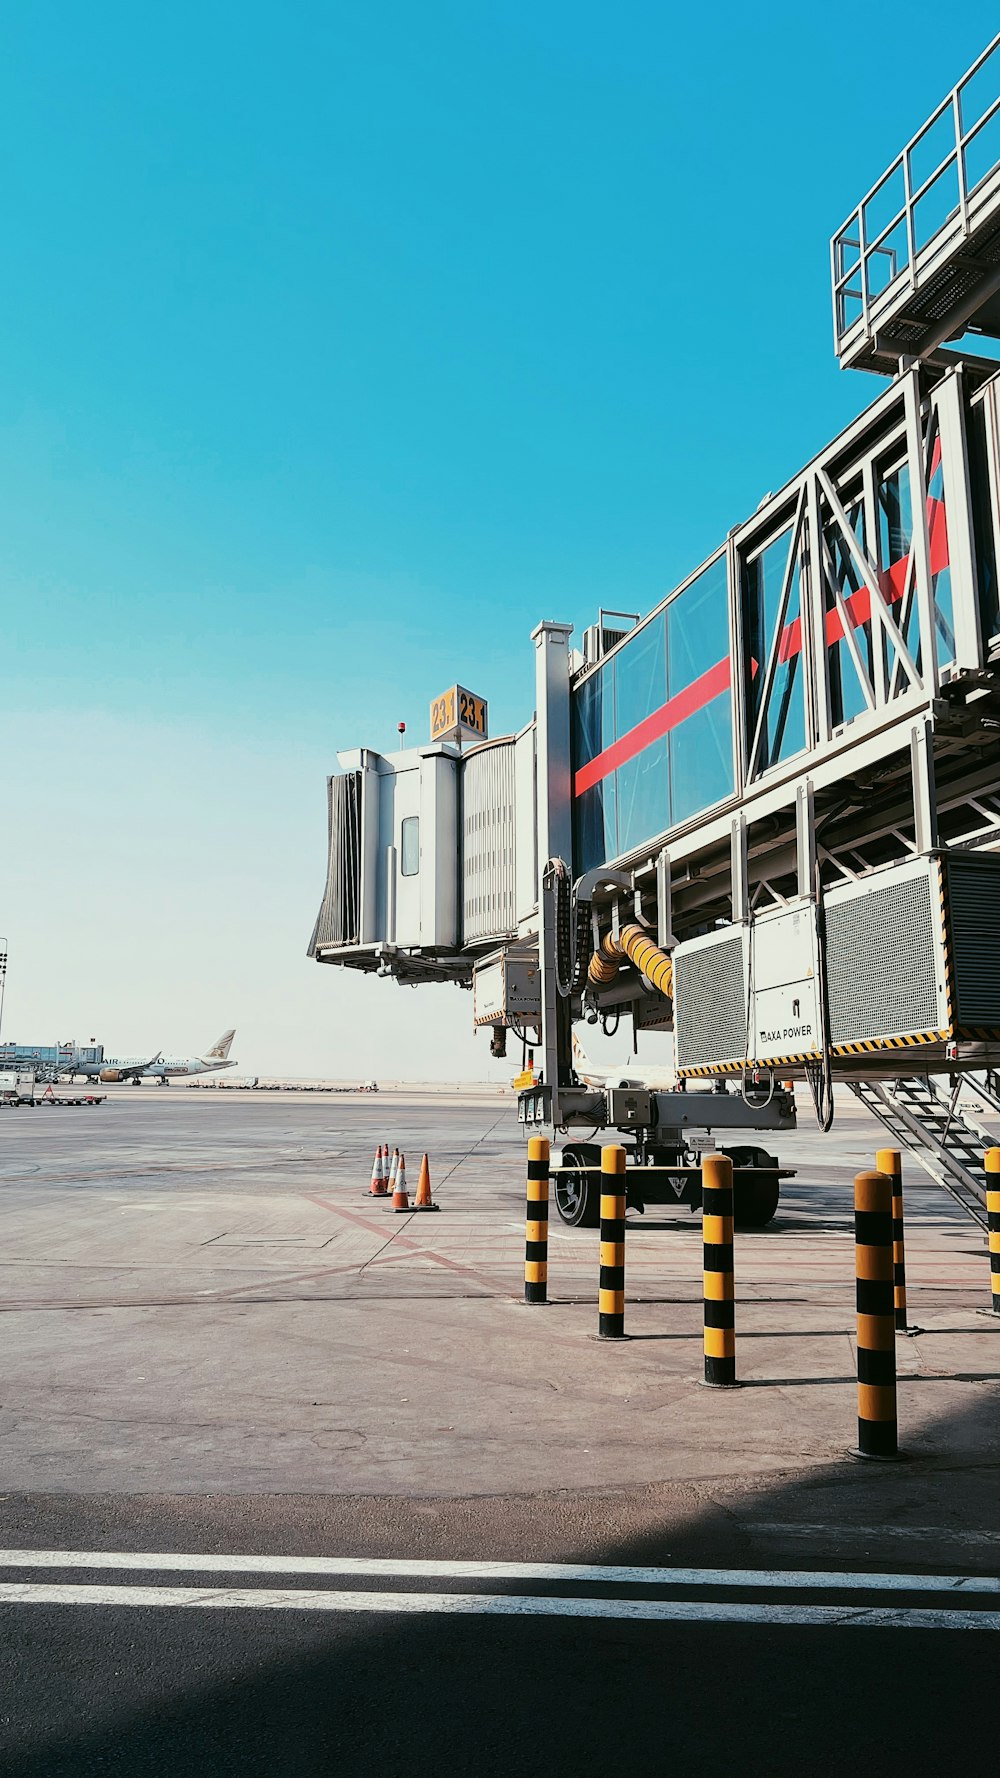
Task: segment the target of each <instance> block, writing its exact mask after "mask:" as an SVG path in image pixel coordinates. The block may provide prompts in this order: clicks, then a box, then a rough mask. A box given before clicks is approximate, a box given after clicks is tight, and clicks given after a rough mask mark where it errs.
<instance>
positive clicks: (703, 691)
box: [573, 447, 950, 796]
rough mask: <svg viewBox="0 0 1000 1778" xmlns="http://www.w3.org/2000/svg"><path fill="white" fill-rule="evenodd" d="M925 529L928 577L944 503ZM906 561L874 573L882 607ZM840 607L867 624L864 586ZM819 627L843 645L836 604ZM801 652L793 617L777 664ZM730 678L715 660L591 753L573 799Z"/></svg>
mask: <svg viewBox="0 0 1000 1778" xmlns="http://www.w3.org/2000/svg"><path fill="white" fill-rule="evenodd" d="M938 451H940V447H938ZM938 460H939V458H937V457H936V458H935V461H934V463H932V465H931V473H932V475H933V473H934V470H935V468H936V466H937V461H938ZM927 530H928V534H929V538H930V560H931V573H932V575H935V576H936V575H938V574H941V573H943V572H944V570H945V569H946V568H948V567H949V566H950V558H949V554H948V519H947V515H946V513H945V509H944V501H943V500H935V499H931V498H928V501H927ZM909 560H910V557H909V553H907V554H906V555H905V556H900V558H899V560H898V561H896V562H891V563H890V564H889V567H888V568H887V569H885V571H884V572H883V573H882V574H880V575H879V583H880V585H881V588H882V597H883V598H884V600H885V602H886V604H887V605H898V604H899V603H900V600H901V599H902V597H903V588H904V587H905V585H906V570H907V566H908V563H909ZM844 608H845V610H846V612H847V616H848V618H849V619H850V624H851V628H852V629H854V630H858V629H860V628H861V627H862V625H863V624H867V623H870V622H871V615H872V601H871V594H870V592H869V591H868V588H867V587H866V586H861V587H859V588H858V591H857V592H856V593H852V594H851V595H850V597H849V598H846V599H845V600H844ZM824 629H825V633H826V645H827V648H833V647H834V646H835V645H836V643H838V642H842V641H843V639H844V625H843V622H842V620H841V616H840V611H839V609H838V607H837V606H834V608H833V610H832V611H828V612H827V614H826V622H825V625H824ZM801 653H802V619H801V618H800V617H796V618H794V619H793V620H792V622H791V623H790V624H786V625H785V627H784V629H783V630H782V632H781V641H780V642H779V644H778V660H779V662H780V663H781V664H782V665H784V663H785V662H786V661H791V660H794V659H795V657H796V656H797V655H800V654H801ZM750 671H751V674H752V675H753V676H754V677H756V675H757V671H758V667H757V662H756V661H751V663H750ZM731 677H732V676H731V674H730V670H729V661H728V659H727V660H724V661H717V662H716V664H715V666H714V667H709V669H708V672H707V673H702V674H701V676H700V678H698V679H695V680H692V682H691V684H690V685H686V686H685V687H684V690H683V691H679V692H677V693H676V694H675V696H674V697H672V698H668V699H667V701H666V703H665V704H661V705H660V708H659V709H658V710H654V711H653V712H652V714H651V715H649V716H646V717H644V718H643V720H642V722H638V723H636V725H635V728H630V729H629V731H628V733H627V734H625V735H622V737H621V739H620V740H619V741H614V742H612V744H611V746H610V747H605V749H604V751H603V753H598V754H596V755H595V757H594V758H593V759H591V760H589V761H588V762H587V764H586V765H585V766H581V767H580V769H579V771H578V772H577V773H576V775H575V777H574V779H573V793H574V795H575V796H582V795H583V793H584V791H585V790H590V789H591V788H592V786H593V785H595V784H599V783H600V781H601V779H602V778H606V777H607V776H608V773H609V772H613V771H614V770H615V769H616V767H618V766H623V765H627V764H628V762H629V760H630V759H634V758H635V756H636V754H637V753H641V752H642V751H643V748H645V747H650V746H651V745H652V743H653V742H654V741H659V740H660V739H661V737H662V736H663V735H667V734H669V733H670V730H671V729H674V728H677V727H678V726H679V724H680V723H682V722H684V721H686V720H687V718H688V717H689V716H693V715H694V714H695V712H696V711H698V710H703V709H704V707H705V705H706V704H710V703H711V702H712V700H713V699H714V698H718V697H721V696H722V693H723V692H724V691H728V690H729V687H730V683H731Z"/></svg>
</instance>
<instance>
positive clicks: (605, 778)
mask: <svg viewBox="0 0 1000 1778" xmlns="http://www.w3.org/2000/svg"><path fill="white" fill-rule="evenodd" d="M573 769H574V799H573V800H574V845H575V852H574V861H575V865H576V868H577V869H578V870H588V869H590V868H591V867H592V866H593V865H596V864H603V863H609V862H610V861H611V859H613V858H616V857H621V856H622V855H623V854H625V853H628V852H632V851H635V850H638V848H639V847H641V846H643V845H645V844H647V843H648V842H651V841H653V840H656V839H658V838H659V836H660V835H661V834H664V833H666V832H667V831H668V830H669V829H670V828H671V827H672V826H675V825H676V824H677V823H678V822H680V821H687V820H689V819H690V817H691V816H692V815H696V814H698V813H699V811H700V810H702V809H707V808H710V807H711V806H712V804H713V803H717V802H719V801H720V800H721V799H722V798H723V797H725V796H729V795H731V794H732V790H733V756H732V692H731V674H730V665H729V597H728V588H727V580H726V558H725V556H724V555H719V556H717V557H716V558H715V560H714V561H712V562H710V563H709V564H708V566H707V568H705V569H703V570H702V572H701V573H700V574H699V575H697V576H696V577H695V579H694V580H692V581H691V582H690V583H689V584H688V585H687V586H685V587H683V588H682V589H681V590H680V592H678V593H676V594H674V595H673V597H672V598H671V599H670V600H669V601H668V603H667V604H666V606H665V607H664V608H663V609H662V610H660V611H659V612H657V613H656V614H655V615H654V616H653V617H652V618H650V619H649V620H648V622H646V623H644V624H643V625H642V626H641V628H639V629H638V630H636V632H635V634H634V636H630V637H629V638H628V640H627V641H626V642H624V643H622V644H621V646H620V647H619V648H618V649H616V650H615V652H614V654H613V655H611V656H610V658H609V659H608V660H607V661H606V662H605V663H604V664H603V665H602V666H601V667H599V668H598V669H597V671H596V672H594V673H591V674H590V675H588V677H587V678H586V679H585V680H583V682H582V683H581V684H580V685H579V686H578V687H577V689H576V690H575V691H574V693H573Z"/></svg>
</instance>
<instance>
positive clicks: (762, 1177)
mask: <svg viewBox="0 0 1000 1778" xmlns="http://www.w3.org/2000/svg"><path fill="white" fill-rule="evenodd" d="M721 1152H722V1153H723V1154H727V1155H728V1156H729V1159H730V1160H731V1161H732V1163H733V1170H734V1172H739V1173H741V1177H738V1178H736V1179H734V1180H733V1219H734V1221H735V1223H736V1227H737V1228H743V1229H763V1228H766V1227H767V1225H768V1223H769V1222H770V1221H771V1220H772V1218H773V1216H774V1213H775V1211H776V1210H777V1208H778V1198H779V1195H780V1192H781V1181H780V1179H779V1177H778V1162H777V1159H776V1157H775V1156H774V1155H773V1154H768V1152H767V1150H766V1149H765V1148H725V1149H723V1150H722V1151H721ZM743 1169H746V1171H743ZM751 1170H752V1171H751Z"/></svg>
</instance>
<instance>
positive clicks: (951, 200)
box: [831, 34, 1000, 353]
mask: <svg viewBox="0 0 1000 1778" xmlns="http://www.w3.org/2000/svg"><path fill="white" fill-rule="evenodd" d="M991 58H994V59H993V60H992V61H991ZM988 64H989V67H987V65H988ZM974 83H975V89H974ZM983 91H985V93H986V97H985V100H984V99H983V96H982V94H983ZM994 122H995V124H996V131H995V134H996V141H995V145H994V146H995V152H993V153H992V155H991V156H990V158H989V159H988V161H987V164H986V165H985V166H984V165H982V154H983V150H984V147H985V148H987V150H988V147H989V143H990V137H989V136H987V135H985V134H984V132H986V131H987V129H988V126H989V125H990V124H991V123H994ZM928 158H929V159H930V161H931V163H932V164H931V167H930V171H926V170H925V169H926V163H927V160H928ZM998 163H1000V34H998V35H997V36H996V37H994V38H993V40H992V42H991V43H989V44H988V45H987V47H986V49H984V50H983V53H982V55H981V56H980V57H979V58H978V60H977V61H975V62H973V64H972V67H971V68H970V69H969V70H968V71H967V72H966V73H965V74H964V75H963V76H962V79H961V80H960V81H959V82H958V84H957V86H955V87H953V88H952V90H951V92H950V93H949V94H948V95H947V97H946V98H944V99H943V100H942V101H941V104H940V105H939V106H938V107H937V109H936V111H933V112H932V113H931V115H930V117H929V118H928V119H927V121H926V123H924V124H923V125H922V126H921V128H920V129H919V130H918V131H917V133H916V135H915V136H914V137H913V138H912V139H911V140H910V141H909V142H908V143H907V144H906V147H905V148H904V149H903V150H902V153H901V154H899V155H897V157H896V159H895V160H894V161H893V162H892V163H891V164H890V166H889V167H887V168H886V171H885V172H884V173H883V174H882V177H881V178H880V179H879V180H877V182H876V183H875V184H874V185H873V186H872V188H871V190H870V191H869V192H867V193H866V195H865V196H864V197H863V198H862V200H861V202H860V203H859V204H858V205H857V207H856V209H854V210H853V211H852V212H851V214H850V216H849V217H848V218H847V220H846V222H845V223H844V225H843V227H842V228H841V229H839V230H838V232H837V233H836V234H835V235H834V237H833V240H832V242H831V262H832V276H833V310H834V341H835V345H836V349H837V351H838V353H839V352H841V350H842V348H843V345H844V343H845V341H846V340H847V339H848V338H849V336H851V335H852V334H853V333H854V331H855V329H856V328H858V329H859V331H860V332H861V333H862V334H864V335H867V334H868V333H869V332H870V331H871V328H872V325H873V309H874V308H875V307H876V306H877V305H878V306H881V304H882V302H883V300H884V299H886V298H887V293H888V292H889V291H890V290H891V291H892V292H893V299H895V297H896V296H897V295H898V294H899V293H900V292H902V291H905V290H907V289H914V288H915V287H916V284H917V281H918V273H919V265H918V261H919V260H920V257H921V255H923V254H925V253H926V250H927V249H928V248H929V247H930V246H931V244H932V243H935V247H936V248H937V247H944V246H946V245H947V244H949V243H950V242H952V241H955V242H959V241H961V240H962V239H964V238H965V236H966V235H967V234H968V233H969V210H970V200H972V199H974V198H975V196H976V194H977V193H978V192H980V190H981V188H982V187H983V186H984V184H985V182H986V180H988V179H989V178H990V175H991V174H993V173H995V172H996V170H997V166H998ZM938 237H940V241H938ZM937 256H938V255H937V252H935V255H934V257H935V258H936V257H937ZM859 323H860V324H861V326H860V328H859Z"/></svg>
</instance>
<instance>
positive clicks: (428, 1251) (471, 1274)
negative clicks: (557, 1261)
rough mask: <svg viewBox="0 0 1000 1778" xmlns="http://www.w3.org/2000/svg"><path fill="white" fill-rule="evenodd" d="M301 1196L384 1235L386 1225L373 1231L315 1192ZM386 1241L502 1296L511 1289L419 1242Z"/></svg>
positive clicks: (399, 1237) (398, 1238) (396, 1238)
mask: <svg viewBox="0 0 1000 1778" xmlns="http://www.w3.org/2000/svg"><path fill="white" fill-rule="evenodd" d="M301 1195H302V1197H304V1198H308V1199H309V1201H310V1203H312V1204H318V1205H319V1206H320V1208H321V1209H322V1210H329V1211H330V1212H331V1214H332V1215H333V1216H343V1217H345V1218H346V1220H347V1221H348V1222H356V1223H357V1224H358V1226H359V1227H360V1228H365V1229H368V1230H369V1231H370V1232H374V1233H376V1234H381V1233H382V1227H384V1224H383V1225H382V1227H379V1225H378V1224H375V1225H374V1230H373V1229H372V1224H371V1223H368V1222H365V1221H364V1220H363V1218H362V1217H360V1216H357V1215H356V1214H354V1212H352V1211H350V1210H344V1209H343V1208H342V1207H341V1206H340V1205H339V1204H328V1203H327V1202H326V1200H325V1198H320V1197H317V1196H315V1194H314V1193H313V1192H303V1193H302V1194H301ZM386 1239H387V1240H389V1239H391V1240H392V1244H393V1246H394V1247H396V1248H397V1249H398V1248H406V1249H407V1252H408V1256H410V1257H412V1255H414V1254H416V1255H417V1256H418V1258H420V1259H429V1260H432V1261H434V1262H435V1263H436V1264H437V1265H441V1266H446V1267H447V1268H448V1270H449V1271H452V1272H457V1273H458V1274H459V1275H460V1276H462V1277H465V1278H471V1279H473V1280H474V1281H475V1282H477V1283H480V1284H485V1285H486V1286H487V1288H488V1289H490V1290H492V1291H495V1292H497V1293H499V1294H501V1295H506V1294H507V1292H508V1290H509V1288H510V1287H509V1286H507V1285H504V1284H501V1283H499V1282H498V1280H497V1279H495V1278H487V1277H486V1276H485V1275H484V1274H483V1273H482V1272H477V1271H475V1270H473V1268H472V1267H471V1266H462V1265H459V1264H458V1262H457V1261H456V1260H450V1259H445V1257H444V1255H443V1254H440V1253H435V1252H434V1249H433V1248H431V1247H424V1246H423V1245H422V1244H421V1243H420V1242H419V1241H413V1240H408V1239H407V1237H406V1236H405V1235H394V1236H391V1237H390V1236H387V1237H386ZM375 1257H376V1256H375V1255H373V1256H372V1259H371V1260H369V1261H367V1262H366V1263H367V1264H369V1265H371V1264H373V1263H374V1259H375ZM400 1257H401V1258H402V1257H403V1256H402V1255H400Z"/></svg>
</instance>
